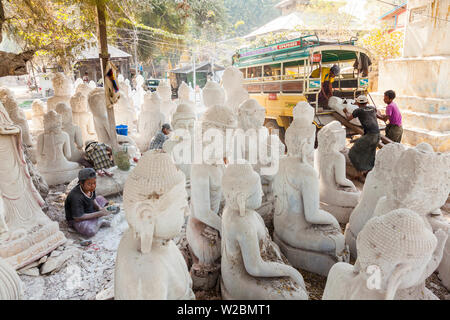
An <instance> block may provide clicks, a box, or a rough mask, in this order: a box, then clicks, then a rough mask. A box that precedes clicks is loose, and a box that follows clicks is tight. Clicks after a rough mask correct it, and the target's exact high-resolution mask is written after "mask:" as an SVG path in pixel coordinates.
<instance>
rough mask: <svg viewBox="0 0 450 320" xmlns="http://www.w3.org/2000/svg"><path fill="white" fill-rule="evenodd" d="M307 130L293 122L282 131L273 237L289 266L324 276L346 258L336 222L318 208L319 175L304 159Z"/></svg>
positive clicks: (310, 145) (309, 142) (309, 146)
mask: <svg viewBox="0 0 450 320" xmlns="http://www.w3.org/2000/svg"><path fill="white" fill-rule="evenodd" d="M311 129H312V128H311V127H310V126H298V125H297V126H290V127H289V128H288V130H287V132H286V144H287V147H288V150H289V151H288V156H287V157H284V158H282V159H281V160H280V169H279V171H278V173H277V174H276V176H275V179H274V182H273V191H274V195H275V213H274V227H275V231H274V234H273V238H274V241H275V242H276V243H277V244H278V245H279V246H280V248H281V251H282V252H283V253H284V254H285V255H286V257H287V259H288V260H289V262H290V263H292V265H293V266H295V267H297V268H301V269H304V270H307V271H310V272H314V273H318V274H320V275H323V276H326V275H327V274H328V271H329V270H330V268H331V267H332V266H333V265H334V264H335V263H336V262H339V261H348V258H349V257H348V252H347V250H346V248H345V241H344V236H343V235H342V232H341V228H340V226H339V223H338V221H337V220H336V218H335V217H333V216H332V215H331V214H329V213H328V212H326V211H323V210H321V209H320V199H319V177H318V175H317V172H316V170H315V169H314V168H313V167H312V166H311V163H310V159H308V157H309V156H310V155H311V153H312V151H313V150H314V142H315V139H314V138H313V137H314V136H312V135H311ZM314 131H315V129H314ZM314 131H312V132H314Z"/></svg>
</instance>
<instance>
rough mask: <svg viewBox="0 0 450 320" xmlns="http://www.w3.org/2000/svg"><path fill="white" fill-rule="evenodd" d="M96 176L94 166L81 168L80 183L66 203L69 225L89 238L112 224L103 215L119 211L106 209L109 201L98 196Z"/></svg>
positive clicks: (71, 192)
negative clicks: (96, 192)
mask: <svg viewBox="0 0 450 320" xmlns="http://www.w3.org/2000/svg"><path fill="white" fill-rule="evenodd" d="M96 176H97V175H96V173H95V170H94V169H92V168H85V169H81V170H80V171H79V172H78V184H77V185H76V186H75V188H73V189H72V190H71V191H70V193H69V195H68V196H67V199H66V202H65V203H64V209H65V212H66V220H67V222H68V224H69V226H70V227H72V228H74V229H75V230H76V231H78V233H79V234H81V235H82V236H85V237H88V238H90V237H93V236H94V235H96V234H97V232H98V230H99V229H100V228H101V227H109V226H110V223H109V222H108V221H106V220H104V219H101V218H102V217H106V216H108V215H110V214H111V213H117V211H118V208H112V209H114V210H111V211H110V210H108V209H106V208H105V206H106V205H107V204H108V201H107V200H106V199H105V198H104V197H102V196H98V197H97V196H96V194H95V188H96ZM113 211H115V212H113Z"/></svg>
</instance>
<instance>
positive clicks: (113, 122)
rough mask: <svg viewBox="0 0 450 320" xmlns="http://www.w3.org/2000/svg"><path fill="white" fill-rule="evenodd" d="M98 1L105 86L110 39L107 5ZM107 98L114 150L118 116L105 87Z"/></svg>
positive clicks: (101, 57) (114, 147)
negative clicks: (108, 34) (109, 104)
mask: <svg viewBox="0 0 450 320" xmlns="http://www.w3.org/2000/svg"><path fill="white" fill-rule="evenodd" d="M96 2H97V15H98V33H99V41H100V59H101V61H102V71H103V88H105V84H106V65H107V63H108V60H109V53H108V40H107V35H106V13H105V12H106V7H105V3H104V0H96ZM105 98H106V106H105V107H106V111H107V112H108V121H109V127H110V130H109V133H110V135H111V136H110V138H111V144H112V145H111V147H112V148H113V150H116V151H117V150H118V149H119V145H118V143H117V134H116V118H115V115H114V108H113V107H111V108H108V101H109V98H108V93H107V91H106V88H105Z"/></svg>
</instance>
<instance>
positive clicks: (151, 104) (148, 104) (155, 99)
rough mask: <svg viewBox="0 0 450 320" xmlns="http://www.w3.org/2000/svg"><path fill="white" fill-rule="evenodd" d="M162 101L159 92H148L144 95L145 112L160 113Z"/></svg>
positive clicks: (143, 108)
mask: <svg viewBox="0 0 450 320" xmlns="http://www.w3.org/2000/svg"><path fill="white" fill-rule="evenodd" d="M161 104H162V99H161V96H160V95H159V93H158V92H147V93H146V94H145V95H144V104H143V106H142V110H143V111H148V112H155V113H156V112H160V111H161Z"/></svg>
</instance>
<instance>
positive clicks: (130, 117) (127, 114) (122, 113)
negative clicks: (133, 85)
mask: <svg viewBox="0 0 450 320" xmlns="http://www.w3.org/2000/svg"><path fill="white" fill-rule="evenodd" d="M119 88H120V99H119V101H118V102H117V104H116V105H115V106H114V113H115V116H116V124H118V125H119V124H121V125H126V126H128V132H132V131H134V130H135V128H136V124H137V116H136V109H135V108H134V105H133V99H131V97H130V96H129V95H128V93H129V88H128V86H127V85H126V84H125V82H120V81H119Z"/></svg>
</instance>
